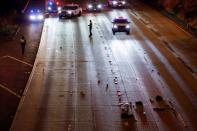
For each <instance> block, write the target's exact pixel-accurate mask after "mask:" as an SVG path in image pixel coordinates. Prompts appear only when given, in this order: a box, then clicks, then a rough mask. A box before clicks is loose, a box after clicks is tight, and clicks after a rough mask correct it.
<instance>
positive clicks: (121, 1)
mask: <svg viewBox="0 0 197 131" xmlns="http://www.w3.org/2000/svg"><path fill="white" fill-rule="evenodd" d="M108 6H109V7H117V8H118V7H119V8H120V7H126V1H125V0H108Z"/></svg>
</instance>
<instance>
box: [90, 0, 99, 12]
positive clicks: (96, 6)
mask: <svg viewBox="0 0 197 131" xmlns="http://www.w3.org/2000/svg"><path fill="white" fill-rule="evenodd" d="M102 8H103V6H102V4H101V3H99V2H98V1H89V2H88V3H87V11H101V10H102Z"/></svg>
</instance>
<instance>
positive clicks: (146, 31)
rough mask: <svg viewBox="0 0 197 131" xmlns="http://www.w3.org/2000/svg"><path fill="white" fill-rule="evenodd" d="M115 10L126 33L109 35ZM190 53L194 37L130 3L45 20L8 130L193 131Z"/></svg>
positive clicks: (194, 50) (195, 104)
mask: <svg viewBox="0 0 197 131" xmlns="http://www.w3.org/2000/svg"><path fill="white" fill-rule="evenodd" d="M116 16H124V17H126V18H128V19H129V21H130V22H131V23H130V24H131V33H130V35H126V34H125V33H117V34H116V35H113V33H112V30H111V27H112V23H111V21H112V19H113V18H114V17H116ZM89 20H92V21H93V31H92V32H93V37H92V38H89V37H88V35H89V31H88V24H89ZM196 58H197V40H196V38H194V37H192V36H191V35H190V34H189V33H187V32H186V31H184V30H183V29H181V28H180V27H179V26H178V25H176V24H175V23H174V22H172V21H171V20H169V19H167V18H166V17H164V16H163V15H161V14H160V13H158V12H156V11H155V10H153V9H151V8H149V7H147V6H145V5H143V4H141V3H138V2H135V1H133V2H132V4H131V5H130V9H109V10H106V11H104V12H102V13H83V15H82V16H81V17H75V18H72V19H65V20H59V19H58V18H48V19H46V20H45V23H44V27H43V32H42V36H41V43H40V47H39V50H38V54H37V57H36V61H35V64H34V68H33V71H32V73H31V76H30V78H29V81H28V83H27V86H26V90H25V92H24V96H23V98H22V100H21V102H20V105H19V107H18V110H17V113H16V115H15V118H14V121H13V124H12V127H11V131H65V130H66V131H137V130H138V131H158V130H159V131H195V130H196V129H197V116H196V111H197V110H196V108H197V99H196V98H197V97H196V93H197V80H196V79H197V77H196V71H197V68H196V67H197V60H196ZM156 96H158V97H157V99H156ZM159 98H160V99H159ZM161 98H163V100H161ZM122 103H129V104H130V106H129V114H130V115H129V117H128V118H121V108H120V105H121V104H122ZM131 114H132V115H133V116H131Z"/></svg>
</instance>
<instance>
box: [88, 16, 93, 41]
mask: <svg viewBox="0 0 197 131" xmlns="http://www.w3.org/2000/svg"><path fill="white" fill-rule="evenodd" d="M88 26H89V32H90V34H89V37H91V36H92V21H91V20H90V23H89V25H88Z"/></svg>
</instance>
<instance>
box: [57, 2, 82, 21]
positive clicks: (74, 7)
mask: <svg viewBox="0 0 197 131" xmlns="http://www.w3.org/2000/svg"><path fill="white" fill-rule="evenodd" d="M81 14H82V8H81V7H80V6H79V5H78V4H66V5H64V6H63V7H62V8H61V9H60V10H59V11H58V15H59V18H60V19H61V18H65V17H73V16H81Z"/></svg>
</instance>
